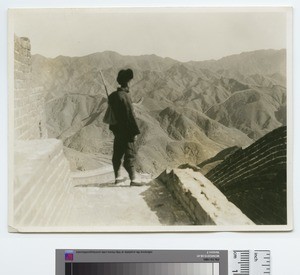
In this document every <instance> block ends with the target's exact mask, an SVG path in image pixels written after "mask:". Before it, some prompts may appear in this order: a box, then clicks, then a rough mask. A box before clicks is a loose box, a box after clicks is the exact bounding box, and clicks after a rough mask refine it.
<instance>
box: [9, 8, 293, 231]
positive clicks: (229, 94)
mask: <svg viewBox="0 0 300 275" xmlns="http://www.w3.org/2000/svg"><path fill="white" fill-rule="evenodd" d="M8 19H9V38H8V40H9V45H8V50H9V142H10V144H9V145H10V148H9V224H8V225H9V231H11V232H153V231H154V232H155V231H157V232H163V231H181V232H188V231H279V230H280V231H288V230H292V228H293V223H292V179H291V173H290V171H291V170H290V169H291V167H290V164H291V150H292V140H291V133H292V130H293V129H292V117H291V113H292V111H291V100H292V85H291V83H292V70H291V68H292V24H291V22H292V9H291V8H276V7H274V8H270V7H269V8H258V7H257V8H254V7H252V8H250V7H249V8H221V7H220V8H107V9H105V8H101V9H96V8H94V9H62V8H61V9H11V10H9V14H8Z"/></svg>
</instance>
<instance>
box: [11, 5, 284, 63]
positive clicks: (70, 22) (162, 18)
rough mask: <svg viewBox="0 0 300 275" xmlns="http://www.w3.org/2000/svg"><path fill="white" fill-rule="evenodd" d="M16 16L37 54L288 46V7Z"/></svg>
mask: <svg viewBox="0 0 300 275" xmlns="http://www.w3.org/2000/svg"><path fill="white" fill-rule="evenodd" d="M12 22H13V24H14V25H13V27H14V31H15V33H16V34H17V35H18V36H26V37H28V38H30V40H31V47H32V54H36V53H39V54H42V55H44V56H47V57H56V56H58V55H66V56H83V55H87V54H91V53H94V52H102V51H107V50H109V51H116V52H118V53H120V54H123V55H141V54H156V55H159V56H162V57H171V58H174V59H177V60H180V61H189V60H206V59H218V58H221V57H223V56H227V55H230V54H235V53H240V52H243V51H252V50H257V49H271V48H272V49H281V48H286V13H284V12H278V10H277V11H276V10H275V12H274V10H273V11H272V12H266V10H264V11H262V10H260V11H259V12H258V11H256V12H253V10H252V11H251V12H245V9H244V10H243V12H241V11H240V12H232V11H231V12H228V10H227V12H220V10H218V12H215V11H214V12H212V11H211V10H209V11H207V10H205V11H203V10H202V11H201V10H200V9H198V10H196V9H194V10H191V9H190V10H185V12H183V9H182V10H181V11H179V10H174V9H164V10H162V9H160V10H156V11H155V12H153V11H152V10H148V11H147V12H145V10H142V11H141V10H139V11H137V10H128V9H127V10H124V9H123V10H113V11H112V10H106V11H104V10H95V9H94V10H89V11H88V12H87V10H86V11H85V12H84V11H83V10H78V9H73V10H63V9H57V10H19V11H17V12H14V16H13V20H12Z"/></svg>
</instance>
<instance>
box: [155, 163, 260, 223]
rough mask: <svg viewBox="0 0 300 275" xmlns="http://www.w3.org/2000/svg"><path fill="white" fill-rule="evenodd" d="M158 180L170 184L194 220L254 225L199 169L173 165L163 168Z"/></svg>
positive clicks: (169, 187)
mask: <svg viewBox="0 0 300 275" xmlns="http://www.w3.org/2000/svg"><path fill="white" fill-rule="evenodd" d="M157 180H159V181H161V182H163V183H164V184H165V185H166V186H167V188H168V189H169V190H170V192H171V193H172V194H173V196H174V197H175V198H176V199H177V200H178V201H179V203H180V204H181V205H182V206H183V209H184V210H185V211H186V212H187V213H188V214H189V215H190V217H191V218H192V220H193V221H194V222H195V224H199V225H224V226H233V225H241V226H243V225H248V226H249V225H254V223H253V222H252V221H251V220H250V219H249V218H248V217H246V216H245V215H244V214H243V213H242V212H241V211H240V209H238V208H237V207H236V206H235V205H234V204H232V203H230V202H229V201H228V200H227V198H226V197H225V196H224V194H222V192H220V190H218V188H217V187H215V186H214V185H213V183H211V182H210V181H209V180H208V179H207V178H205V177H204V176H203V175H202V174H201V173H200V172H198V171H193V169H189V168H185V169H173V170H171V171H165V172H163V173H162V174H161V175H160V176H159V177H158V178H157Z"/></svg>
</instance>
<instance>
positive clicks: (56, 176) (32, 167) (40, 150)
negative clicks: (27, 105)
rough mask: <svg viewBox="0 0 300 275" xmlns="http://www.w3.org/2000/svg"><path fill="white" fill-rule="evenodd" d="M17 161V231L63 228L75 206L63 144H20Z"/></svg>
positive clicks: (49, 142)
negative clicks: (28, 227) (50, 227)
mask: <svg viewBox="0 0 300 275" xmlns="http://www.w3.org/2000/svg"><path fill="white" fill-rule="evenodd" d="M15 160H16V161H15V164H16V167H17V169H16V171H15V182H14V223H15V227H16V228H22V227H27V226H33V227H39V226H41V227H43V226H63V225H64V220H66V217H67V216H68V215H69V209H70V206H71V204H72V196H70V193H71V186H72V184H71V177H70V166H69V163H68V161H67V159H66V158H65V156H64V153H63V145H62V142H61V141H59V140H56V139H45V140H29V141H19V142H18V143H17V144H16V148H15Z"/></svg>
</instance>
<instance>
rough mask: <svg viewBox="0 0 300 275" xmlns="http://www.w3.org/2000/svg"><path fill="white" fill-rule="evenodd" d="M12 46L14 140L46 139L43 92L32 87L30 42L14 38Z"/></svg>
mask: <svg viewBox="0 0 300 275" xmlns="http://www.w3.org/2000/svg"><path fill="white" fill-rule="evenodd" d="M14 46H15V48H14V50H15V55H14V57H15V62H14V129H15V131H14V137H15V140H16V139H19V140H28V139H40V138H47V136H48V134H47V129H46V117H45V111H44V109H45V108H44V104H45V103H44V101H45V99H44V91H43V88H42V87H32V81H31V53H30V50H31V47H30V40H29V39H28V38H26V37H21V38H20V37H17V36H15V44H14Z"/></svg>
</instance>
